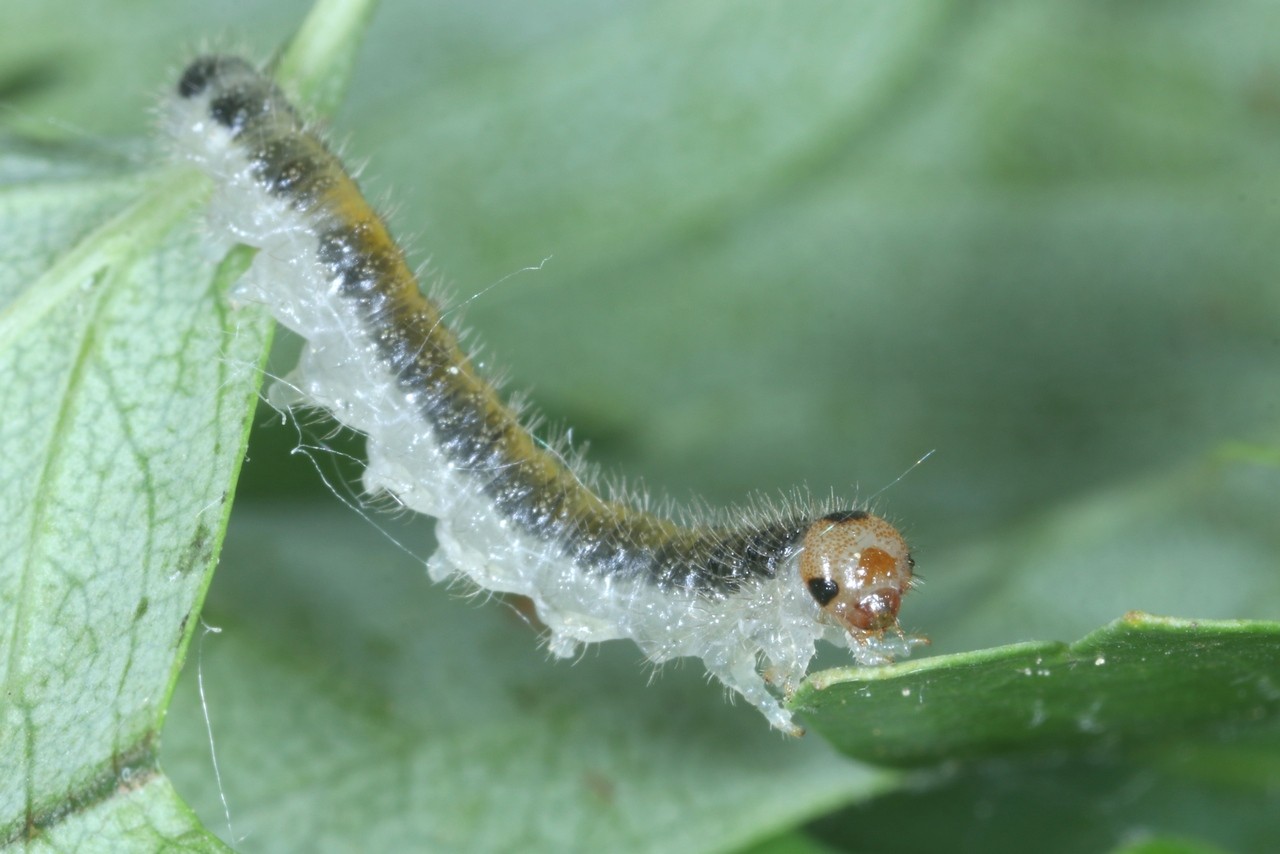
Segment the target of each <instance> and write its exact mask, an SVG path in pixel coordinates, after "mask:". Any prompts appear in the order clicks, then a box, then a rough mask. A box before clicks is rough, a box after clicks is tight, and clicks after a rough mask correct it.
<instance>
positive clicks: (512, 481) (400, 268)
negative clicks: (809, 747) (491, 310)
mask: <svg viewBox="0 0 1280 854" xmlns="http://www.w3.org/2000/svg"><path fill="white" fill-rule="evenodd" d="M165 120H166V122H167V126H168V133H169V136H170V138H171V139H172V141H173V145H174V147H175V149H176V151H177V153H178V155H179V156H180V157H182V158H184V159H186V160H189V161H191V162H193V163H195V164H197V165H198V166H199V167H200V168H202V169H203V170H204V171H205V172H207V173H208V174H209V175H210V176H212V178H213V179H214V181H215V183H216V190H215V193H214V199H213V202H212V204H211V206H210V219H211V222H212V223H213V225H214V227H215V228H217V229H219V230H220V231H222V232H225V233H226V235H227V236H228V237H229V238H230V239H232V240H233V241H235V242H239V243H244V244H247V245H249V246H252V247H256V248H257V249H258V250H259V251H258V253H257V255H256V257H255V260H254V261H253V264H252V266H251V267H250V269H249V271H248V273H247V274H246V275H245V277H244V279H243V281H242V282H241V283H240V284H239V285H238V286H237V291H236V297H237V298H238V299H240V300H243V301H245V302H249V303H256V304H260V305H263V306H265V307H266V308H267V310H269V311H270V312H271V314H272V315H274V316H275V318H276V319H277V320H278V321H279V322H280V323H282V324H284V325H285V326H287V327H289V328H290V329H292V330H293V331H295V332H297V333H298V334H299V335H301V336H302V338H303V339H305V342H306V345H305V347H304V348H303V352H302V355H301V357H300V359H299V362H298V365H297V367H296V368H295V369H294V370H293V372H292V373H291V374H290V375H289V377H288V378H287V381H285V382H280V383H276V384H275V385H274V386H273V387H272V388H271V390H270V391H269V393H268V395H269V400H270V401H271V402H272V403H273V404H275V405H277V406H280V407H284V408H293V407H314V408H318V409H322V410H325V411H327V412H328V413H330V414H331V415H332V416H333V417H334V418H335V419H336V420H337V421H339V422H340V423H342V424H343V425H346V426H347V427H350V428H353V429H355V430H358V431H360V432H362V433H364V434H366V436H367V437H368V442H367V447H368V465H367V467H366V469H365V472H364V486H365V489H366V490H367V491H368V492H369V493H370V494H374V495H376V494H381V493H389V494H390V495H392V496H394V498H395V500H396V501H397V502H399V503H400V504H401V505H403V506H405V507H408V508H410V509H412V510H415V511H417V512H420V513H424V514H426V515H429V516H433V517H435V519H436V520H437V521H436V538H437V540H438V542H439V548H438V550H437V551H436V553H435V554H434V555H433V556H432V557H431V559H430V560H429V561H428V562H427V569H428V572H429V573H430V575H431V577H432V578H433V579H435V580H443V579H446V578H450V577H454V576H462V577H465V578H466V579H468V580H469V581H470V582H471V583H473V584H474V585H475V586H476V587H477V588H478V589H480V590H485V591H492V592H504V593H513V594H519V595H522V596H527V597H528V598H529V599H530V600H532V602H533V604H534V606H535V607H536V609H537V615H538V618H539V619H540V620H541V621H542V622H543V623H544V624H545V625H546V627H547V630H548V632H549V642H548V645H549V648H550V649H551V651H552V652H553V653H555V654H556V655H557V656H562V657H568V656H573V655H574V654H575V653H576V652H577V651H578V650H579V648H580V647H581V645H582V644H584V643H593V642H598V641H605V640H610V639H614V638H629V639H631V640H633V641H634V642H635V643H636V644H637V645H639V647H640V648H641V650H643V651H644V653H645V655H647V656H648V657H649V659H650V660H651V661H653V662H655V663H658V662H663V661H666V660H668V659H672V658H677V657H681V656H696V657H698V658H701V659H702V661H703V662H704V664H705V665H706V667H707V669H708V671H709V672H710V673H712V674H713V675H715V676H716V677H717V678H718V679H720V681H722V682H723V683H724V684H725V685H727V686H728V687H729V688H731V689H733V690H734V691H736V692H738V693H739V694H741V695H742V696H743V697H745V698H746V699H747V700H748V701H749V702H751V703H752V704H753V705H755V706H756V707H757V708H758V709H759V710H760V711H761V712H762V713H763V714H764V716H765V717H766V718H768V720H769V722H770V723H771V724H772V725H773V726H775V727H777V728H778V729H781V730H783V731H785V732H789V733H793V734H799V733H800V732H802V730H801V729H800V728H799V727H797V726H796V725H795V724H794V723H793V722H792V720H791V714H790V713H789V712H788V711H787V710H786V709H785V708H784V707H783V705H782V704H781V702H780V701H779V696H781V697H786V696H789V695H790V693H791V692H792V691H794V689H795V687H796V685H797V684H798V683H799V681H800V679H802V678H803V676H804V674H805V670H806V668H807V667H808V665H809V661H810V659H811V658H812V657H813V654H814V646H815V642H816V641H817V640H818V639H820V638H825V639H827V640H830V641H832V642H835V643H844V644H846V645H847V646H848V648H849V649H850V651H851V652H852V653H853V656H854V658H855V659H856V660H857V661H858V662H859V663H861V664H868V665H869V664H881V663H884V662H887V661H889V660H891V659H892V658H893V657H895V656H900V655H906V654H908V653H909V652H910V651H911V647H912V645H913V644H915V643H919V642H921V639H919V638H912V637H907V636H905V635H903V633H902V631H901V629H900V628H899V626H898V620H897V615H898V608H899V606H900V604H901V599H902V596H903V595H904V594H905V593H906V592H907V591H908V590H909V589H910V587H911V582H912V566H913V561H912V559H911V555H910V552H909V550H908V548H907V544H906V542H905V541H904V540H903V538H902V536H901V535H900V534H899V533H898V532H897V530H895V529H894V528H893V526H892V525H890V524H889V523H888V522H886V521H884V520H883V519H881V518H879V517H877V516H874V515H872V514H871V513H869V512H867V511H865V510H860V509H848V508H840V507H838V506H837V505H836V504H835V503H834V502H826V503H824V504H822V505H820V506H819V505H816V504H815V503H814V502H812V501H808V500H801V499H798V498H793V499H792V500H788V501H783V502H781V503H772V502H766V503H764V504H763V505H762V506H761V507H759V508H756V509H754V510H750V511H741V510H739V511H733V512H730V513H715V512H710V511H707V510H706V509H697V510H694V511H691V512H686V513H684V514H677V515H676V516H675V518H668V517H664V516H659V515H655V514H652V513H650V512H648V509H647V502H645V501H643V500H642V501H639V502H637V501H632V500H630V499H628V498H627V497H625V496H619V495H611V496H610V497H609V498H602V497H600V495H599V493H598V491H597V490H595V489H594V488H593V484H592V481H593V480H594V479H593V478H591V477H587V476H586V473H585V471H586V470H585V469H584V467H583V466H582V464H581V463H580V462H578V461H576V460H574V461H566V460H565V458H564V455H563V454H562V453H561V452H560V450H559V449H558V448H559V446H557V445H548V444H546V443H542V442H539V441H538V440H536V439H534V438H533V437H532V436H531V435H530V433H529V430H528V429H527V424H528V420H529V419H528V418H527V417H526V418H524V419H523V420H522V418H521V417H520V416H519V415H518V414H517V412H516V411H515V410H514V409H513V408H512V407H511V406H509V405H507V404H504V403H503V401H502V400H501V399H500V398H499V396H498V394H497V392H496V391H495V390H494V388H493V386H492V385H491V384H490V383H489V382H487V381H486V380H485V379H484V378H483V377H481V376H480V374H479V371H478V370H477V368H476V367H475V365H474V363H473V362H472V361H471V359H469V358H468V357H467V355H466V354H465V353H464V352H463V351H462V350H461V348H460V346H459V344H458V339H457V337H456V334H455V333H454V332H453V331H452V330H451V329H450V328H449V326H448V325H447V324H446V323H444V322H443V320H442V313H441V310H440V308H439V307H438V306H437V305H436V304H435V303H433V302H431V301H430V300H428V299H427V298H426V297H424V296H423V295H422V293H421V291H420V289H419V285H418V282H417V280H416V278H415V277H414V275H413V273H412V271H411V270H410V268H409V266H408V265H407V263H406V262H405V259H404V255H403V253H402V251H401V250H400V248H399V247H398V246H397V245H396V243H395V242H394V241H393V240H392V238H391V236H390V234H389V233H388V231H387V228H386V225H385V223H384V221H383V220H382V218H381V217H380V216H378V214H377V213H376V212H375V211H374V210H373V209H372V207H371V206H370V205H369V204H368V203H367V202H366V201H365V199H364V197H363V196H362V195H361V193H360V190H359V188H358V187H357V186H356V184H355V181H354V179H353V178H352V177H351V175H350V174H349V173H348V172H347V171H346V170H345V169H344V168H343V166H342V164H341V162H340V161H339V160H338V159H337V158H336V157H335V156H334V155H333V154H332V153H330V151H329V150H328V149H327V148H326V147H325V145H324V143H323V142H322V141H321V140H320V139H319V138H318V137H317V136H316V135H315V134H314V133H312V132H311V131H310V130H309V129H308V128H307V126H306V124H305V122H304V121H303V120H302V119H301V117H300V116H299V114H298V113H297V111H296V110H295V109H294V108H293V107H292V106H291V105H290V104H289V103H288V102H287V100H286V99H285V98H284V96H283V95H282V94H281V93H280V91H279V90H278V89H277V88H276V87H275V85H274V84H273V83H272V82H271V80H270V79H269V78H268V77H266V76H264V75H263V74H262V73H261V72H259V71H258V70H257V69H256V68H255V67H254V66H252V65H250V64H249V63H247V62H245V61H244V60H241V59H237V58H233V57H223V56H207V57H202V58H199V59H197V60H195V61H194V62H192V63H191V64H190V66H189V67H188V68H187V69H186V71H185V72H184V73H183V75H182V77H181V80H180V81H179V83H178V85H177V87H176V89H175V91H174V93H173V95H172V97H171V99H170V103H169V105H168V109H167V111H166V114H165ZM775 692H776V693H775Z"/></svg>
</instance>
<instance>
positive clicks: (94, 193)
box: [0, 141, 270, 851]
mask: <svg viewBox="0 0 1280 854" xmlns="http://www.w3.org/2000/svg"><path fill="white" fill-rule="evenodd" d="M0 160H2V167H3V168H2V169H0V177H2V178H3V183H2V184H0V193H2V195H0V198H2V199H3V203H2V204H0V233H3V234H4V235H5V238H6V239H5V242H4V246H3V250H2V252H3V258H4V264H3V265H2V267H0V375H3V376H4V377H6V382H5V383H4V384H3V385H2V386H0V411H3V412H4V413H5V420H4V425H3V429H2V430H0V458H2V459H3V460H4V478H3V483H4V489H3V491H0V526H2V527H0V542H3V543H4V544H5V547H4V549H3V551H2V552H0V606H2V607H0V613H3V615H4V621H3V629H4V631H3V633H2V634H0V663H2V664H0V667H2V668H3V669H2V670H0V697H3V706H0V840H4V841H14V840H24V841H25V842H27V843H28V844H34V845H35V846H36V847H37V848H42V847H49V848H51V849H53V850H57V849H60V848H64V847H65V848H73V849H75V850H89V849H91V848H95V847H97V848H101V849H104V850H113V851H118V850H157V849H159V848H173V849H184V850H185V849H191V850H220V849H221V848H222V846H221V844H220V843H219V842H218V841H217V840H216V838H214V837H212V836H210V835H209V834H208V833H207V832H205V831H204V830H203V828H202V827H201V826H200V824H199V822H198V821H197V820H196V819H195V816H194V815H193V814H192V813H191V812H190V810H189V809H187V808H186V807H185V805H183V804H182V803H181V801H180V800H179V799H178V798H177V797H176V796H175V795H174V793H173V790H172V788H171V787H170V785H169V783H168V781H167V780H165V779H164V778H163V777H161V776H160V775H159V772H158V764H157V763H158V758H157V748H158V741H159V731H160V727H161V724H162V723H163V720H164V715H165V712H166V709H167V706H168V703H169V698H170V695H171V693H172V690H173V685H174V682H175V680H176V679H177V676H178V672H179V669H180V667H181V664H182V662H183V659H184V656H185V652H186V648H187V643H188V642H189V640H190V638H191V634H192V632H193V631H194V629H195V627H196V624H197V622H198V615H199V612H200V605H201V601H202V600H203V598H204V594H205V591H206V588H207V585H208V583H209V580H210V578H211V577H212V572H213V566H214V564H215V562H216V559H217V555H218V551H219V549H220V547H221V542H222V537H223V533H224V531H225V528H226V522H227V518H228V514H229V512H230V508H231V501H230V498H231V495H232V492H233V491H234V487H235V480H236V476H237V474H238V471H239V466H240V461H241V459H242V458H243V455H244V449H245V442H246V441H247V438H248V427H249V418H250V415H251V414H252V412H253V409H254V405H255V403H256V401H257V389H258V386H259V384H260V381H261V367H262V362H263V359H264V357H265V354H266V342H267V340H268V338H269V335H268V331H269V328H270V327H269V325H268V323H267V322H266V320H265V318H264V317H263V316H262V315H261V313H259V312H256V311H253V310H247V311H235V310H232V309H230V308H229V307H228V304H227V291H228V289H229V287H230V286H231V285H232V284H234V282H235V281H236V279H238V278H239V276H240V275H241V274H242V273H243V272H244V270H245V269H246V267H247V263H248V260H249V257H250V256H249V255H248V253H246V252H244V251H241V250H236V251H232V252H231V253H230V254H228V255H227V256H226V257H225V258H224V259H222V260H221V261H219V260H218V259H217V258H216V257H213V256H211V254H210V247H209V246H208V241H207V239H206V237H205V235H204V226H203V224H202V223H201V222H200V220H199V218H198V217H197V213H198V209H199V206H200V205H201V204H202V203H203V202H204V201H205V200H206V199H207V195H208V190H209V183H208V181H207V180H206V179H203V178H202V177H201V176H198V175H193V174H191V173H189V172H188V171H187V170H185V169H183V168H180V167H176V166H171V167H167V168H166V167H165V164H164V163H163V161H162V162H161V166H160V167H158V168H155V169H145V170H144V169H139V168H138V167H137V166H136V165H135V164H134V163H132V162H130V160H126V159H123V158H119V157H117V158H112V157H110V156H109V155H107V154H105V153H104V152H102V151H98V152H96V153H95V154H94V155H93V156H85V155H84V154H83V153H82V152H78V151H75V150H74V149H73V148H68V149H66V150H64V151H61V152H59V151H58V149H57V148H56V147H55V146H46V147H44V148H43V149H42V148H41V147H39V146H34V145H30V144H29V143H23V142H17V141H14V142H13V143H11V144H9V145H6V146H5V148H4V150H3V157H2V158H0Z"/></svg>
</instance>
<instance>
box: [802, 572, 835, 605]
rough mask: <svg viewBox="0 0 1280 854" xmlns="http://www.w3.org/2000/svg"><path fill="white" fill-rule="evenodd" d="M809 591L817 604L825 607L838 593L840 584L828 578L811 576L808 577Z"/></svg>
mask: <svg viewBox="0 0 1280 854" xmlns="http://www.w3.org/2000/svg"><path fill="white" fill-rule="evenodd" d="M809 593H810V594H811V595H812V596H813V598H814V599H816V600H818V604H819V605H821V606H823V607H824V608H825V607H826V606H827V604H828V603H829V602H831V600H832V599H834V598H836V596H837V595H838V594H839V593H840V585H839V584H836V583H835V582H834V581H832V580H831V579H830V578H811V579H809Z"/></svg>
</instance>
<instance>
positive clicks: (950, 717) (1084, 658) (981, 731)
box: [793, 613, 1280, 765]
mask: <svg viewBox="0 0 1280 854" xmlns="http://www.w3.org/2000/svg"><path fill="white" fill-rule="evenodd" d="M793 706H794V707H795V708H797V709H799V710H801V711H803V712H804V713H805V720H806V721H807V722H809V723H810V724H811V725H812V726H813V728H814V729H816V730H818V731H819V732H821V733H822V734H823V735H824V736H826V737H827V738H828V739H829V740H830V741H831V742H832V743H833V744H835V745H837V746H838V747H839V748H840V749H842V750H844V751H845V752H846V753H848V754H850V755H851V756H854V757H857V758H860V759H864V760H867V761H871V762H877V763H883V764H891V765H920V764H931V763H936V762H941V761H944V760H947V759H955V758H965V757H979V756H992V755H999V754H1003V753H1010V752H1014V751H1037V750H1041V751H1043V750H1048V749H1078V748H1081V747H1085V746H1087V745H1097V744H1105V745H1109V746H1111V747H1113V748H1114V747H1118V746H1121V745H1132V744H1134V743H1142V742H1151V741H1161V740H1164V741H1168V740H1169V739H1171V738H1173V737H1175V736H1184V735H1186V734H1188V733H1196V732H1203V731H1204V730H1205V728H1206V727H1212V728H1213V729H1215V730H1217V731H1219V732H1221V731H1222V730H1224V729H1226V728H1227V727H1228V726H1229V725H1231V724H1241V723H1246V722H1258V721H1263V720H1269V719H1272V718H1274V717H1275V716H1276V714H1277V712H1280V623H1260V622H1213V621H1205V622H1194V621H1185V620H1171V619H1163V618H1158V617H1151V616H1148V615H1146V614H1138V613H1134V614H1129V615H1127V616H1126V617H1125V618H1124V619H1122V620H1117V621H1116V622H1114V623H1112V624H1111V625H1109V626H1107V627H1105V628H1103V629H1099V630H1098V631H1096V632H1093V633H1092V634H1090V635H1089V636H1088V637H1086V638H1083V639H1082V640H1080V641H1078V642H1076V643H1074V644H1071V645H1067V644H1060V643H1059V644H1053V643H1025V644H1015V645H1012V646H1006V647H999V648H996V649H986V650H981V651H978V652H970V653H958V654H956V655H949V656H939V657H936V658H928V659H924V660H921V661H918V662H911V663H907V664H898V665H894V666H892V667H884V668H879V669H872V668H862V669H858V668H850V669H849V670H846V671H838V670H827V671H824V672H822V673H818V674H815V675H813V676H811V677H810V678H809V680H808V681H807V682H806V683H805V685H804V686H803V687H802V688H801V689H800V691H799V692H798V693H797V695H796V697H795V699H794V701H793Z"/></svg>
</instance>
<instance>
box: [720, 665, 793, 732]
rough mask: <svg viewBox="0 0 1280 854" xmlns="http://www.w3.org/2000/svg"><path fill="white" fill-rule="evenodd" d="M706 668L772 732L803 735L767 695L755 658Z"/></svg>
mask: <svg viewBox="0 0 1280 854" xmlns="http://www.w3.org/2000/svg"><path fill="white" fill-rule="evenodd" d="M709 669H710V670H711V672H712V673H713V674H714V675H715V677H716V678H717V679H719V680H720V681H721V682H723V683H724V684H725V685H727V686H728V687H730V688H732V689H733V690H734V691H737V692H738V693H739V694H741V695H742V697H743V698H744V699H745V700H746V701H747V702H748V703H750V704H751V705H753V706H755V707H756V708H757V709H759V710H760V713H761V714H762V715H764V716H765V717H766V718H768V719H769V723H770V724H772V725H773V727H774V728H775V729H779V730H782V731H783V732H785V733H787V734H788V735H793V736H797V737H798V736H802V735H804V727H801V726H798V725H796V723H795V722H794V721H792V720H791V713H790V712H788V711H787V710H786V709H784V708H782V704H781V703H779V702H778V700H777V698H776V697H774V696H773V694H771V693H769V689H768V688H767V687H766V686H765V681H764V677H763V676H761V675H760V673H759V672H758V671H757V670H756V661H755V656H753V655H744V656H739V657H737V658H734V659H731V660H729V661H728V662H725V663H724V664H714V665H711V666H710V668H709Z"/></svg>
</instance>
